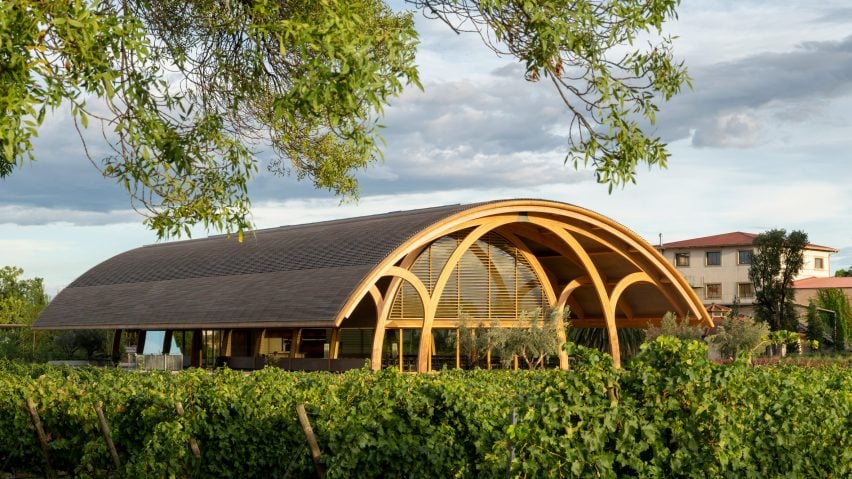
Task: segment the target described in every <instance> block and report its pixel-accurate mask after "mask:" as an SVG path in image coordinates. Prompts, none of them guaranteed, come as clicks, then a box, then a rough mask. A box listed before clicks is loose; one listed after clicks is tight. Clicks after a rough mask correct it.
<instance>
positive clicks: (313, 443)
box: [296, 404, 325, 479]
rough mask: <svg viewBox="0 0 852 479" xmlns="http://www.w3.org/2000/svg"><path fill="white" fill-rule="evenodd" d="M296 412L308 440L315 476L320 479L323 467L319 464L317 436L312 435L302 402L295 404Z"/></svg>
mask: <svg viewBox="0 0 852 479" xmlns="http://www.w3.org/2000/svg"><path fill="white" fill-rule="evenodd" d="M296 414H298V415H299V424H301V425H302V431H304V432H305V439H307V440H308V447H309V448H310V450H311V459H313V460H314V467H316V468H317V476H319V478H320V479H325V468H324V467H323V466H322V464H320V448H319V444H317V438H316V436H315V435H314V428H312V427H311V421H310V420H309V419H308V413H307V412H306V411H305V405H304V404H297V405H296Z"/></svg>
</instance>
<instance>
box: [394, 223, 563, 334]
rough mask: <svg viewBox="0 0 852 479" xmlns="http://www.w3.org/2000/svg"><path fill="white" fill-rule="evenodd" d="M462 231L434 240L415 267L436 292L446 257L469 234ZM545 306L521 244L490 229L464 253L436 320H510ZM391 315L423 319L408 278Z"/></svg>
mask: <svg viewBox="0 0 852 479" xmlns="http://www.w3.org/2000/svg"><path fill="white" fill-rule="evenodd" d="M469 231H470V230H467V231H461V232H458V233H455V234H452V235H449V236H445V237H443V238H440V239H438V240H436V241H435V242H434V243H432V245H430V246H429V247H428V248H426V249H425V250H424V251H423V252H422V253H421V254H420V256H419V257H418V258H417V260H416V261H415V262H414V265H413V266H412V268H411V271H412V272H413V273H414V274H415V275H417V277H418V278H420V280H421V281H423V284H424V285H425V286H426V288H427V289H428V290H429V293H430V294H432V292H433V291H434V288H435V283H436V282H437V280H438V276H439V275H440V274H441V270H442V269H443V267H444V265H446V264H447V260H448V259H449V257H450V255H451V254H452V253H453V251H454V250H455V248H456V247H457V246H458V244H459V243H460V242H461V240H462V239H463V238H464V237H465V235H467V233H468V232H469ZM546 305H547V302H546V300H545V297H544V294H543V293H542V288H541V283H540V282H539V279H538V277H537V276H536V275H535V273H534V272H533V270H532V268H531V267H530V265H529V262H528V261H527V260H526V258H524V256H523V255H522V254H521V253H520V251H519V250H518V248H517V247H515V246H514V245H512V244H511V243H510V242H509V241H507V240H506V239H505V238H503V237H502V236H500V235H499V234H497V233H493V232H492V233H488V234H486V235H485V236H483V237H482V238H480V239H479V240H478V241H477V242H476V243H474V245H473V246H471V248H470V249H469V250H468V251H466V252H465V254H464V255H463V256H462V259H461V261H460V262H459V263H458V265H457V266H456V267H455V268H454V270H453V273H452V275H451V277H450V279H449V281H448V282H447V285H446V286H445V288H444V292H443V294H442V296H441V300H440V302H439V303H438V311H437V315H436V319H438V320H455V319H458V318H459V317H460V316H467V317H469V318H470V319H472V320H475V321H486V322H488V321H493V320H500V321H512V320H516V319H517V318H518V317H519V316H520V315H521V313H522V312H524V311H532V310H535V309H540V310H543V309H544V307H545V306H546ZM390 319H391V320H418V319H423V305H422V303H421V301H420V298H419V296H418V295H417V291H416V290H415V289H414V288H413V287H412V286H410V285H408V284H407V283H405V282H404V283H403V287H402V288H401V289H400V290H399V291H398V292H397V295H396V297H395V298H394V302H393V306H392V308H391V315H390Z"/></svg>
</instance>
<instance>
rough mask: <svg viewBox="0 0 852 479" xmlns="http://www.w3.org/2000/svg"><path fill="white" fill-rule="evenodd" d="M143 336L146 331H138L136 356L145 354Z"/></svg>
mask: <svg viewBox="0 0 852 479" xmlns="http://www.w3.org/2000/svg"><path fill="white" fill-rule="evenodd" d="M145 336H146V331H145V330H144V329H140V330H139V332H138V333H137V334H136V354H143V353H144V352H145Z"/></svg>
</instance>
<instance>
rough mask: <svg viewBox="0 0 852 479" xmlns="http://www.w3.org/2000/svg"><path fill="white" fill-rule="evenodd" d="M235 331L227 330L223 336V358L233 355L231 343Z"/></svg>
mask: <svg viewBox="0 0 852 479" xmlns="http://www.w3.org/2000/svg"><path fill="white" fill-rule="evenodd" d="M233 336H234V330H233V329H227V330H225V331H224V332H223V334H222V347H221V348H220V349H221V352H220V354H221V355H222V356H230V355H231V341H232V340H233V339H234V338H233Z"/></svg>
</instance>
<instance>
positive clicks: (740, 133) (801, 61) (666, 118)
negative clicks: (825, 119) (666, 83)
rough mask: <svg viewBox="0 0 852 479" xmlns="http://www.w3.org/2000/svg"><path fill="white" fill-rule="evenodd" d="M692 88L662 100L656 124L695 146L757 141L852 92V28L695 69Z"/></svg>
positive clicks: (814, 118)
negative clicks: (838, 36) (834, 36)
mask: <svg viewBox="0 0 852 479" xmlns="http://www.w3.org/2000/svg"><path fill="white" fill-rule="evenodd" d="M690 72H691V74H692V75H693V77H694V79H693V82H694V89H693V91H687V92H684V93H682V94H681V95H678V96H676V97H675V98H674V99H673V100H672V101H671V102H670V103H668V104H665V105H663V106H662V107H661V112H660V114H659V115H658V119H659V124H658V132H659V133H660V134H661V135H662V136H663V137H664V138H666V139H668V140H674V139H679V138H686V137H689V136H690V135H691V133H692V132H694V134H692V138H693V145H694V146H702V147H731V146H733V147H739V148H745V147H753V146H755V145H757V144H758V143H759V142H760V141H761V140H765V139H766V138H765V135H767V133H768V132H771V131H772V130H773V129H774V128H773V126H774V125H778V124H782V123H785V122H794V123H800V122H802V121H804V120H810V121H811V122H819V121H822V120H821V119H820V116H822V115H824V111H825V110H826V109H828V108H830V106H831V101H829V100H831V99H833V98H838V97H848V96H849V95H850V93H852V36H848V37H846V38H844V39H842V40H837V41H819V42H802V43H800V44H799V46H798V47H797V48H795V49H793V50H791V51H787V52H783V53H775V52H764V53H759V54H753V55H749V56H747V57H744V58H741V59H737V60H733V61H728V62H723V63H717V64H713V65H706V66H700V67H698V68H694V69H692V70H690Z"/></svg>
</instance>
